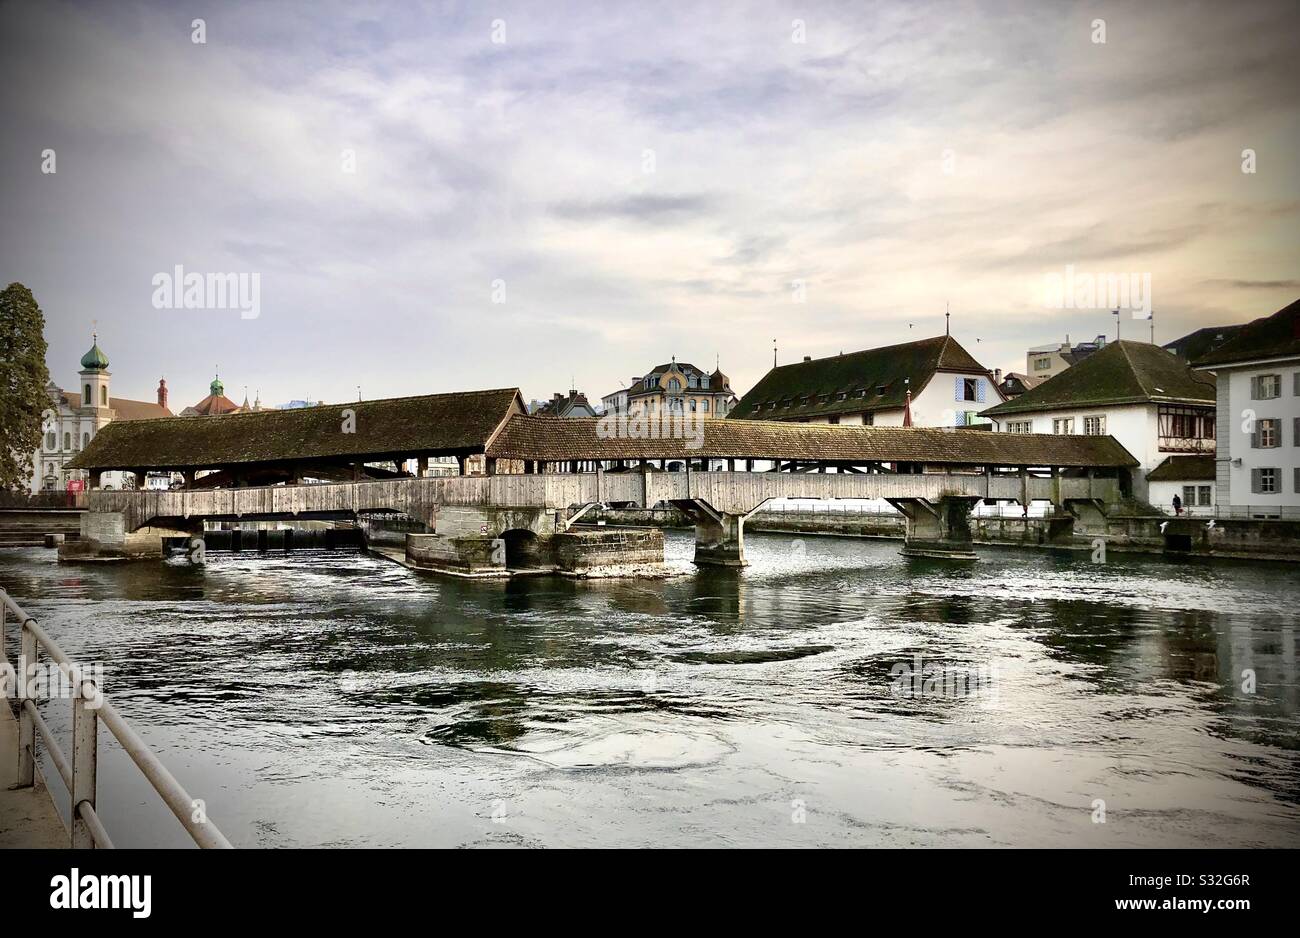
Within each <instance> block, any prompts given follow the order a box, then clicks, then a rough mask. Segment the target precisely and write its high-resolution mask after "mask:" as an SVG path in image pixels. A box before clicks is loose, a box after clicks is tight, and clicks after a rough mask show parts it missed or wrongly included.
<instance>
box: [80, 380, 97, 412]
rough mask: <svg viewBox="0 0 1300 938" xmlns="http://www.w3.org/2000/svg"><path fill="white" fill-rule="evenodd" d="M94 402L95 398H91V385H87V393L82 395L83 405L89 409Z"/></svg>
mask: <svg viewBox="0 0 1300 938" xmlns="http://www.w3.org/2000/svg"><path fill="white" fill-rule="evenodd" d="M93 401H94V398H92V397H91V396H90V385H86V393H85V394H83V395H81V403H82V404H84V405H86V406H87V407H89V406H90V405H91V403H92V402H93Z"/></svg>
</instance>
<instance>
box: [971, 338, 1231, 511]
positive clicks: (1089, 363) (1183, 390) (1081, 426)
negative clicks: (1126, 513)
mask: <svg viewBox="0 0 1300 938" xmlns="http://www.w3.org/2000/svg"><path fill="white" fill-rule="evenodd" d="M1214 393H1215V392H1214V379H1213V377H1212V376H1211V375H1209V374H1207V373H1206V372H1203V371H1197V370H1196V369H1194V368H1192V367H1191V366H1189V365H1188V364H1187V363H1186V362H1184V361H1182V360H1181V359H1179V358H1178V357H1177V356H1175V355H1172V354H1171V353H1169V352H1167V351H1165V350H1164V349H1162V348H1159V347H1158V346H1155V345H1148V344H1147V343H1145V342H1129V341H1123V342H1112V343H1110V344H1109V345H1107V346H1106V347H1105V348H1103V349H1101V350H1100V351H1097V352H1094V353H1092V354H1091V355H1089V356H1088V357H1086V358H1084V359H1083V360H1082V361H1080V362H1078V363H1077V364H1074V365H1071V366H1070V367H1069V368H1067V369H1066V370H1065V371H1063V372H1061V373H1060V374H1058V375H1057V376H1056V377H1054V378H1051V379H1049V380H1047V381H1044V382H1043V383H1042V384H1040V385H1038V386H1037V387H1035V388H1032V389H1030V390H1028V391H1026V392H1025V393H1024V394H1021V395H1020V396H1019V397H1016V398H1014V399H1012V400H1009V401H1006V402H1004V403H1001V404H998V405H997V406H995V407H990V408H989V409H988V410H986V411H984V416H985V417H988V418H989V419H990V420H992V421H993V423H994V426H995V428H996V429H997V430H999V431H1002V432H1006V433H1065V434H1070V433H1078V434H1084V435H1088V436H1113V437H1114V438H1115V439H1116V440H1118V441H1119V442H1120V444H1121V445H1122V446H1123V447H1124V448H1125V449H1127V450H1128V451H1129V452H1130V453H1132V454H1133V457H1134V458H1135V459H1136V460H1137V461H1138V463H1139V465H1140V467H1141V470H1140V473H1139V474H1138V478H1136V479H1135V480H1134V482H1135V484H1134V487H1133V488H1134V491H1133V494H1134V495H1135V496H1137V497H1138V498H1143V499H1146V500H1148V501H1151V502H1152V503H1153V504H1155V501H1154V496H1152V495H1151V494H1150V493H1149V492H1148V490H1147V479H1146V475H1147V474H1148V473H1150V472H1152V471H1153V470H1155V469H1156V467H1157V466H1160V465H1161V464H1162V463H1164V462H1165V460H1166V459H1167V458H1168V457H1170V456H1174V455H1204V454H1207V453H1213V452H1214V450H1215V411H1214V403H1215V398H1214ZM1200 495H1201V491H1200V489H1198V490H1197V507H1199V504H1200ZM1180 497H1181V496H1180ZM1170 498H1171V500H1172V495H1171V496H1170ZM1161 507H1166V506H1161ZM1168 507H1170V510H1172V506H1168ZM1205 507H1209V506H1205Z"/></svg>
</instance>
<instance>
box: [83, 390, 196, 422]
mask: <svg viewBox="0 0 1300 938" xmlns="http://www.w3.org/2000/svg"><path fill="white" fill-rule="evenodd" d="M63 399H64V400H65V401H67V403H68V406H69V407H71V408H72V409H73V410H76V409H77V408H78V407H80V406H81V395H80V394H77V393H75V392H73V391H64V392H63ZM108 406H109V407H111V408H112V409H113V410H115V411H117V419H118V420H156V419H158V418H159V417H171V416H174V415H173V414H172V412H171V411H170V410H168V409H167V408H166V407H163V406H162V405H161V404H156V403H154V402H153V401H129V400H127V399H126V398H124V397H110V398H109V399H108Z"/></svg>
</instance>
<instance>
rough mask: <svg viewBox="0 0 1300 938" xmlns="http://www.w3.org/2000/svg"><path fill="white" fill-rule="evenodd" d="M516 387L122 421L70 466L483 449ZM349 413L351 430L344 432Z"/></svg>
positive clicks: (519, 405)
mask: <svg viewBox="0 0 1300 938" xmlns="http://www.w3.org/2000/svg"><path fill="white" fill-rule="evenodd" d="M522 410H523V399H522V397H521V396H520V394H519V390H518V389H517V388H497V389H494V390H489V391H461V392H457V393H453V394H428V395H423V396H420V397H395V398H388V399H385V400H375V401H352V402H350V403H346V404H322V405H318V406H316V407H302V408H297V409H293V410H263V411H254V412H252V413H243V414H223V415H221V416H218V417H172V418H164V419H158V420H130V421H122V420H115V421H113V422H112V423H110V424H109V425H108V426H106V427H104V428H103V429H102V430H100V431H99V432H98V433H97V434H95V436H94V438H93V439H92V440H91V441H90V445H89V446H87V447H86V448H85V449H84V450H83V451H82V452H81V453H79V454H78V455H77V456H76V457H75V458H74V459H72V460H71V461H70V462H69V463H68V466H69V467H71V468H74V469H90V470H105V469H169V470H185V469H212V468H217V467H220V466H239V465H250V464H262V465H266V464H284V463H293V462H302V461H321V460H331V459H338V460H340V461H343V460H354V461H356V460H363V459H364V458H369V459H372V460H376V461H377V460H379V459H382V458H385V457H387V458H389V459H391V458H394V457H399V456H400V457H407V456H420V455H458V454H468V453H476V452H483V450H484V449H485V448H486V447H487V444H488V442H489V441H490V440H491V439H492V436H493V434H495V433H496V432H497V430H498V429H500V427H501V426H502V424H503V423H505V421H506V420H507V418H508V417H509V416H510V415H511V414H512V413H520V412H522ZM348 412H351V414H352V415H354V419H353V420H352V421H351V422H352V432H345V429H344V422H345V420H347V419H348V416H349V415H348Z"/></svg>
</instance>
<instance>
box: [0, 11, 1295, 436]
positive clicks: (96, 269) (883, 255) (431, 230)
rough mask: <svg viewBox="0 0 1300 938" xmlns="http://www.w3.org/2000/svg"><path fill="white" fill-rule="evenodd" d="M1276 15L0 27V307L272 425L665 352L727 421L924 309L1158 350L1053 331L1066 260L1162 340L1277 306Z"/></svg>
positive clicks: (592, 376) (1106, 325)
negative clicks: (182, 288) (1133, 299)
mask: <svg viewBox="0 0 1300 938" xmlns="http://www.w3.org/2000/svg"><path fill="white" fill-rule="evenodd" d="M1298 11H1300V5H1297V4H1296V3H1295V2H1279V3H1266V2H1251V0H1241V2H1233V3H1217V2H1215V3H1204V4H1197V3H1189V2H1178V3H1174V2H1168V3H1166V2H1159V0H1155V2H1151V0H1148V2H1134V3H1104V2H1092V3H1052V2H1023V3H1011V2H1007V3H982V2H965V3H958V2H951V3H949V2H945V3H927V2H881V3H873V2H850V3H816V2H804V0H795V2H781V3H765V2H754V3H737V2H719V3H716V4H709V5H699V4H694V3H686V2H660V3H656V2H646V0H642V2H635V3H595V2H591V3H564V2H546V3H538V2H532V3H501V2H494V3H491V4H482V3H475V4H456V3H443V4H428V5H416V4H411V3H392V4H383V3H377V4H354V3H331V2H318V3H304V4H293V3H275V4H266V3H248V4H243V3H204V2H191V3H186V4H175V3H171V4H168V3H158V4H151V3H120V2H98V3H60V2H43V3H39V4H25V3H13V2H10V3H5V4H2V5H0V35H3V36H4V37H5V43H4V45H5V54H4V56H3V57H0V87H3V88H4V89H5V91H4V94H3V98H2V99H0V122H2V123H0V126H3V128H4V132H3V134H0V179H3V184H4V191H3V205H4V222H3V225H0V282H3V283H9V282H11V281H20V282H22V283H24V284H26V285H27V286H29V287H30V288H31V289H32V290H33V292H34V293H35V295H36V298H37V300H38V302H39V303H40V304H41V307H42V309H43V311H44V314H45V318H46V338H47V340H48V341H49V356H48V363H49V366H50V370H51V376H52V377H53V379H54V380H55V381H57V382H58V383H59V384H61V385H63V386H64V387H67V388H75V387H76V386H77V378H76V372H77V370H78V368H79V365H78V361H79V359H80V356H81V355H82V354H83V353H84V352H85V351H86V349H87V348H89V346H90V336H91V332H92V329H93V330H97V331H98V334H99V342H100V345H101V347H102V348H103V349H104V351H105V352H106V354H107V355H108V357H109V359H110V361H111V367H110V370H111V371H112V374H113V393H114V395H115V396H118V397H127V398H136V399H144V400H152V399H153V394H154V388H155V387H156V386H157V384H158V379H159V377H160V376H165V377H166V379H167V383H168V385H169V387H170V389H171V398H170V403H171V406H172V409H173V410H174V411H177V412H179V411H180V409H181V408H182V407H184V406H186V405H188V404H192V403H195V402H197V401H198V400H199V399H201V398H202V397H203V396H204V395H206V394H207V391H208V383H209V382H210V381H211V379H212V376H213V373H214V371H215V370H216V369H218V368H219V371H220V376H221V378H222V380H223V381H224V382H225V386H226V393H227V395H228V396H229V397H231V398H234V399H235V400H236V401H237V402H238V401H240V400H242V397H243V394H244V393H245V388H247V393H248V394H249V396H250V397H252V396H254V395H257V394H259V393H260V396H261V399H262V401H263V402H264V403H265V404H268V405H278V404H281V403H284V402H286V401H289V400H293V399H311V400H325V401H330V402H337V401H346V400H354V399H356V397H357V396H358V393H360V394H361V395H362V396H364V397H366V398H377V397H392V396H401V395H408V394H425V393H434V392H441V391H454V390H463V389H474V388H491V387H515V386H517V387H519V388H521V389H522V390H523V392H524V396H525V398H526V399H531V398H546V397H549V396H550V395H551V394H552V393H553V392H556V391H565V390H567V389H569V388H570V387H576V388H578V389H580V390H582V391H584V392H586V393H587V395H588V396H589V397H591V398H593V399H598V398H599V397H600V396H601V395H603V394H608V393H610V392H612V391H614V390H616V389H618V388H620V387H624V386H626V384H627V383H628V382H629V380H630V379H631V378H632V377H633V376H634V375H640V374H642V373H644V372H646V371H648V370H649V369H650V368H651V367H653V366H654V365H656V364H660V363H662V362H666V361H668V360H669V359H670V358H672V357H674V356H675V357H676V358H677V359H678V360H679V361H688V362H692V363H694V364H696V365H699V366H701V367H708V368H712V367H713V366H714V365H715V363H716V364H720V365H721V367H722V370H723V371H724V372H726V373H727V374H728V375H729V376H730V377H731V381H732V386H733V387H734V388H735V390H736V391H737V393H740V394H743V393H744V391H745V390H747V389H748V388H749V387H750V386H752V385H753V384H754V383H756V382H757V381H758V380H759V378H761V377H762V375H763V374H764V373H765V372H766V370H767V369H768V368H769V367H770V366H771V363H772V360H773V344H774V342H775V344H776V346H777V356H778V360H779V361H782V362H790V361H797V360H799V359H801V358H802V357H803V356H805V355H810V356H813V357H820V356H824V355H834V354H836V353H838V352H840V351H845V352H847V351H853V350H857V349H862V348H869V347H873V346H878V345H886V344H891V343H895V342H905V341H909V340H914V339H921V338H925V337H928V336H932V335H936V334H941V333H942V332H943V331H944V328H945V318H944V311H945V308H947V309H949V310H950V311H951V317H952V318H951V329H952V333H953V335H954V336H955V337H956V338H957V339H958V340H960V341H961V342H962V344H963V345H965V347H966V348H967V349H968V350H969V351H971V353H972V354H974V355H975V357H976V358H977V359H979V360H980V361H981V362H982V363H983V364H984V365H986V366H987V367H989V368H995V367H996V368H1002V369H1004V370H1016V371H1023V370H1024V367H1025V350H1026V348H1027V347H1029V346H1032V345H1040V344H1045V343H1049V342H1058V341H1063V340H1064V339H1065V337H1066V336H1067V335H1068V336H1069V337H1070V338H1071V339H1072V340H1073V341H1076V342H1077V341H1080V340H1084V339H1089V338H1092V337H1093V336H1095V335H1098V334H1102V333H1105V334H1106V335H1108V336H1109V337H1111V338H1113V337H1114V335H1115V332H1116V326H1117V318H1118V320H1119V322H1118V326H1119V328H1120V330H1121V334H1122V336H1123V337H1124V338H1132V339H1141V340H1149V338H1150V323H1149V322H1148V321H1146V320H1145V319H1140V320H1139V319H1134V318H1133V316H1135V315H1142V313H1141V312H1140V310H1134V311H1130V310H1127V309H1126V310H1124V311H1122V314H1121V316H1120V317H1116V316H1114V315H1112V314H1111V313H1110V312H1109V311H1108V309H1106V308H1105V307H1104V306H1102V307H1099V308H1072V307H1077V306H1079V305H1080V304H1079V303H1078V302H1074V303H1071V302H1070V301H1069V300H1067V302H1066V303H1065V307H1066V308H1060V307H1061V306H1062V303H1061V302H1060V298H1059V297H1055V298H1054V297H1052V295H1051V290H1050V289H1048V285H1049V284H1050V283H1051V282H1053V281H1052V278H1053V277H1056V278H1058V279H1063V278H1064V276H1065V274H1066V270H1067V265H1068V266H1070V267H1072V268H1073V269H1074V271H1075V272H1076V274H1075V275H1076V277H1078V276H1079V275H1080V274H1087V275H1093V274H1105V275H1124V276H1126V277H1127V276H1128V275H1133V276H1136V277H1138V278H1139V280H1138V282H1142V280H1143V279H1145V278H1149V282H1150V295H1149V298H1150V307H1151V309H1153V310H1154V317H1155V318H1154V322H1155V327H1156V340H1157V342H1160V343H1164V342H1168V341H1170V340H1172V339H1174V338H1176V337H1178V336H1180V335H1183V334H1185V333H1187V332H1190V331H1192V330H1193V329H1197V328H1200V327H1202V326H1209V325H1219V324H1224V323H1233V322H1244V321H1247V320H1250V319H1254V318H1257V317H1259V316H1264V315H1268V314H1270V313H1272V312H1274V311H1276V310H1277V309H1280V308H1281V307H1282V306H1284V305H1286V304H1288V303H1290V302H1292V301H1293V300H1295V299H1296V298H1297V297H1298V296H1300V161H1297V155H1296V154H1297V143H1298V142H1300V116H1298V115H1300V107H1297V98H1298V97H1300V92H1298V91H1297V89H1300V57H1297V56H1296V55H1295V54H1294V41H1295V36H1296V30H1297V26H1298V25H1300V12H1298ZM196 20H202V24H201V26H198V25H196V23H195V21H196ZM1098 21H1102V22H1101V25H1100V27H1099V26H1098ZM1103 31H1104V35H1103ZM198 39H201V40H202V41H196V40H198ZM1101 39H1104V42H1103V41H1100V40H1101ZM51 151H52V154H51ZM1243 151H1249V153H1248V154H1244V152H1243ZM51 155H52V157H53V163H52V164H51ZM50 169H53V170H54V171H53V172H50V171H49V170H50ZM1248 169H1249V170H1253V171H1246V170H1248ZM177 265H180V266H182V267H183V270H184V271H185V272H189V273H198V274H199V275H200V276H204V277H206V276H207V275H209V274H231V273H233V274H243V275H245V276H246V277H247V278H249V279H248V280H246V282H247V283H248V284H250V285H251V283H252V280H251V277H252V276H253V275H256V276H257V282H258V284H259V288H260V290H259V297H258V299H259V302H258V306H257V310H256V316H255V317H253V316H251V315H246V314H245V313H244V312H241V309H240V308H238V306H237V304H234V303H229V302H227V303H226V304H224V307H222V308H209V309H194V308H167V304H166V303H165V302H163V301H162V300H160V298H159V290H158V284H159V281H158V280H157V279H156V278H157V277H158V276H159V275H162V274H171V273H173V272H174V270H175V268H176V267H177ZM1076 282H1078V281H1076ZM205 302H206V300H205ZM1093 305H1096V304H1093ZM1131 305H1134V306H1139V305H1140V304H1137V303H1132V304H1131ZM249 312H251V310H250V311H249ZM358 389H359V392H358Z"/></svg>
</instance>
